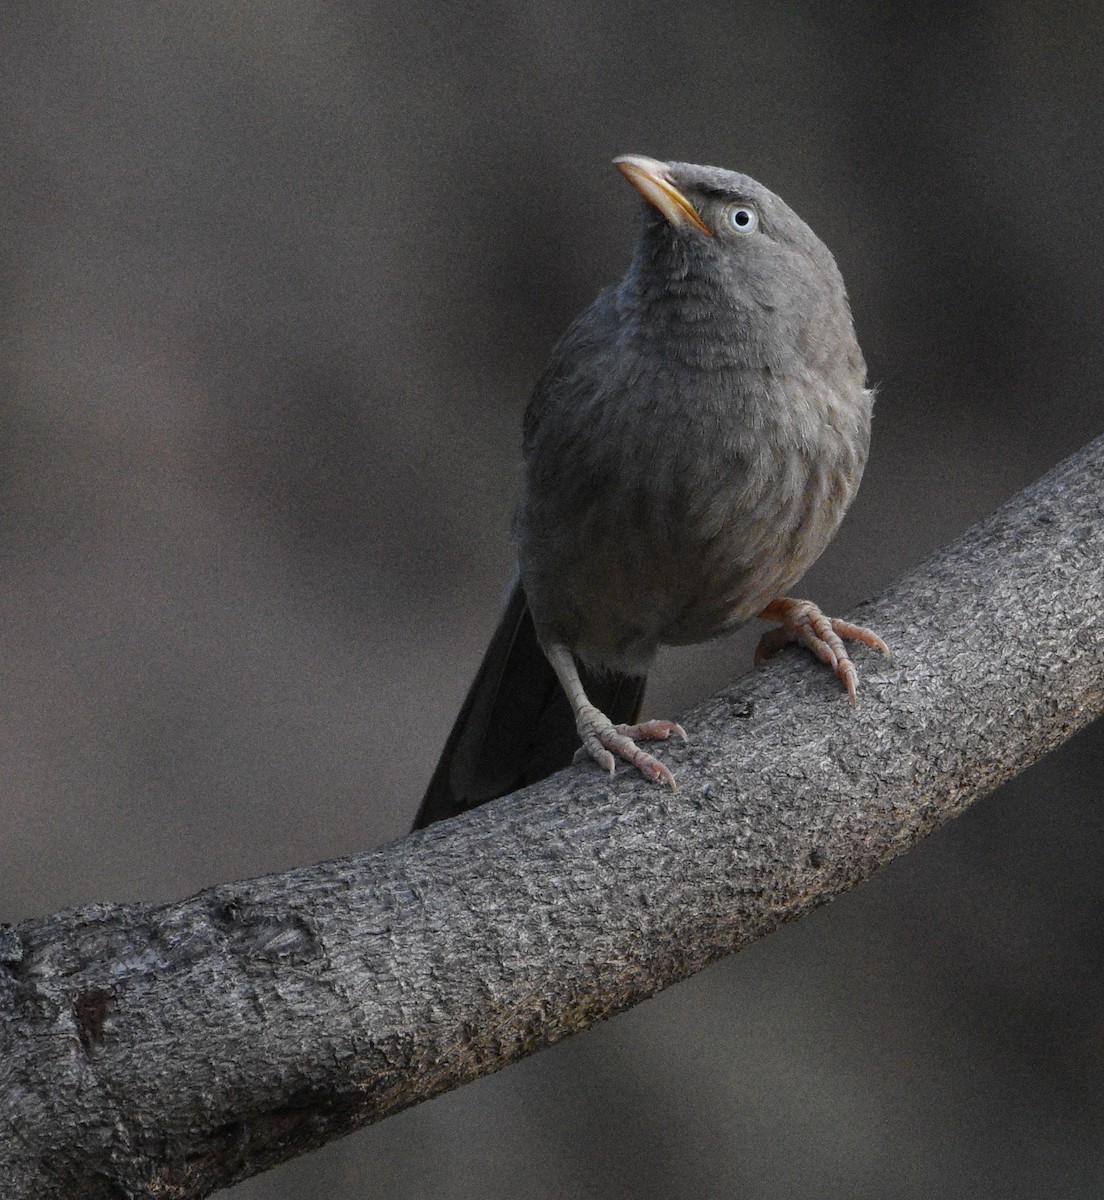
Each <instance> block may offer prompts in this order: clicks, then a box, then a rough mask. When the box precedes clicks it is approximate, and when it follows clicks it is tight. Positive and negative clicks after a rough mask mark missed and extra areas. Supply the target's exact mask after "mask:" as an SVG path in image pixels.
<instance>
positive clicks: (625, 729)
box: [544, 642, 686, 791]
mask: <svg viewBox="0 0 1104 1200" xmlns="http://www.w3.org/2000/svg"><path fill="white" fill-rule="evenodd" d="M544 652H545V654H546V655H547V657H548V661H549V662H550V663H551V664H552V669H553V671H555V672H556V677H557V678H558V679H559V681H560V684H561V685H562V686H563V690H564V691H565V692H566V693H567V699H568V701H569V703H570V704H571V711H572V712H573V713H574V714H575V728H576V729H577V730H578V731H579V737H580V738H582V741H583V746H582V751H580V753H584V752H585V753H586V754H587V755H589V756H590V757H591V758H592V759H594V761H595V762H596V763H597V764H598V765H599V766H600V767H601V768H602V769H603V770H604V771H608V772H609V773H610V774H611V775H612V774H613V769H614V766H615V765H616V762H617V759H618V758H623V759H624V760H625V762H627V763H629V764H631V765H632V766H634V767H636V769H637V770H638V771H639V772H640V774H641V775H643V776H644V778H645V779H648V780H651V782H652V783H666V784H667V785H668V786H669V787H670V788H671V790H672V791H674V790H675V777H674V776H673V775H672V774H671V772H670V771H669V770H668V769H667V768H666V767H665V766H664V765H663V763H661V762H660V761H659V759H658V758H653V757H652V755H650V754H649V753H648V752H647V751H646V750H641V749H640V747H639V746H638V745H637V744H636V741H637V739H642V740H647V741H666V740H667V738H668V737H669V736H670V735H671V734H672V733H677V734H678V736H679V737H680V738H682V740H683V741H686V730H685V729H683V727H682V726H681V725H679V724H678V723H677V722H676V721H643V722H641V723H640V724H639V725H614V723H613V722H612V721H611V720H610V719H609V717H607V716H606V714H605V713H603V712H599V711H598V709H596V708H595V707H594V705H593V704H591V702H590V701H589V700H588V699H587V697H586V692H584V691H583V683H582V680H581V679H580V678H579V668H578V667H577V666H576V665H575V659H574V658H573V657H572V654H571V651H570V650H569V649H568V648H567V647H566V646H565V645H563V644H562V643H558V642H553V643H552V644H551V645H548V646H545V647H544ZM615 755H616V758H615V757H614V756H615Z"/></svg>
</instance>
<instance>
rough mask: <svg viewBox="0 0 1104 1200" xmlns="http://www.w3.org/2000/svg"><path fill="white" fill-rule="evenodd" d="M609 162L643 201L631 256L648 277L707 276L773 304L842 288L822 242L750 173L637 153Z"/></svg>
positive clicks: (666, 280)
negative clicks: (644, 205)
mask: <svg viewBox="0 0 1104 1200" xmlns="http://www.w3.org/2000/svg"><path fill="white" fill-rule="evenodd" d="M613 162H614V164H616V166H617V168H618V169H619V170H620V172H622V174H623V175H624V176H625V178H626V179H628V180H629V182H630V184H632V186H634V187H635V188H636V191H637V192H640V194H641V197H642V198H643V199H644V200H646V202H647V208H646V218H644V226H643V230H642V234H641V241H640V245H638V247H637V256H638V258H642V259H643V263H642V264H641V265H646V264H647V266H648V275H649V276H652V277H653V281H654V282H655V283H658V284H660V283H662V284H671V286H672V287H673V288H674V289H680V287H682V286H690V287H691V289H692V287H694V282H695V281H697V282H700V283H706V284H708V283H712V284H714V286H719V287H721V288H724V289H726V290H733V289H734V290H736V292H737V293H740V294H743V295H745V296H746V298H748V299H750V300H754V301H756V302H757V304H758V305H762V306H764V307H767V308H769V310H773V311H779V310H784V308H788V307H790V304H792V302H793V301H805V300H806V299H808V298H810V293H814V294H815V293H818V292H822V290H823V292H826V293H830V294H832V295H833V296H835V295H839V294H841V293H842V290H844V282H842V280H841V277H840V274H839V270H838V268H836V265H835V260H834V259H833V257H832V253H830V252H829V250H828V247H827V246H826V245H824V244H823V242H822V241H821V240H820V238H817V235H816V234H815V233H814V232H812V230H811V229H810V228H809V226H808V224H805V222H804V221H803V220H802V218H800V217H799V216H798V215H797V214H796V212H794V211H793V209H791V208H790V206H788V205H787V204H786V203H785V202H784V200H781V199H780V198H779V197H778V196H775V194H774V192H772V191H769V190H768V188H766V187H763V185H762V184H758V182H756V181H755V180H754V179H751V178H750V176H748V175H740V174H739V173H737V172H734V170H724V169H721V168H720V167H698V166H695V164H694V163H686V162H659V161H658V160H655V158H646V157H643V156H642V155H623V156H622V157H619V158H614V160H613Z"/></svg>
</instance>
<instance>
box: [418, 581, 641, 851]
mask: <svg viewBox="0 0 1104 1200" xmlns="http://www.w3.org/2000/svg"><path fill="white" fill-rule="evenodd" d="M580 674H581V676H582V682H583V688H584V690H585V691H586V694H587V698H588V699H589V700H590V702H591V703H592V704H593V705H594V706H595V707H596V708H598V709H599V710H600V711H601V712H603V713H605V714H606V716H608V717H609V718H610V720H611V721H613V723H614V724H615V725H616V724H620V723H621V722H626V723H629V724H632V723H633V722H635V721H636V719H637V717H638V715H639V713H640V705H641V702H642V701H643V699H644V684H645V678H644V676H637V675H619V674H616V673H615V672H602V673H598V672H592V671H588V670H586V669H585V668H581V670H580ZM578 748H579V736H578V734H577V733H576V731H575V718H574V716H573V715H572V712H571V705H570V704H569V703H568V701H567V697H566V696H565V695H564V691H563V688H561V687H560V682H559V680H558V679H557V678H556V675H555V673H554V672H553V670H552V668H551V666H550V665H549V663H548V659H547V658H545V656H544V651H543V650H542V649H541V648H540V643H539V642H538V641H537V634H536V630H535V629H534V628H533V618H532V617H531V616H530V615H529V605H528V604H527V603H526V600H525V593H524V592H523V591H522V588H521V582H520V580H518V579H515V580H514V583H513V586H512V587H511V589H510V595H509V597H508V599H507V601H506V608H505V611H504V612H503V614H502V619H501V620H500V621H499V623H498V628H497V629H496V630H495V632H494V636H493V637H492V638H491V644H490V645H489V646H488V647H487V653H486V654H485V655H484V656H483V662H482V664H481V665H480V667H479V671H478V673H477V674H476V677H475V682H474V683H473V684H472V685H471V688H470V689H469V691H468V696H467V699H466V700H465V701H464V706H463V707H462V708H461V709H460V715H459V716H458V717H457V718H456V723H455V724H454V725H453V727H452V732H451V733H450V734H449V737H448V741H447V742H446V743H445V748H444V750H443V751H442V753H441V760H440V762H439V763H438V764H437V770H436V771H434V773H433V778H432V779H431V780H430V783H429V787H428V789H427V790H426V794H425V798H424V799H423V800H422V805H421V808H419V809H418V815H417V817H415V819H414V828H415V829H424V828H425V826H427V825H432V824H433V822H434V821H443V820H444V819H445V818H446V817H454V816H457V815H458V814H459V813H462V812H467V810H468V809H469V808H475V807H476V806H478V805H480V804H485V803H486V802H487V801H488V800H495V799H497V798H498V797H499V796H505V795H507V794H508V793H510V792H513V791H517V789H518V788H521V787H525V785H526V784H530V783H536V782H537V780H538V779H544V778H545V776H547V775H551V774H552V773H553V772H554V771H558V770H560V769H561V768H562V767H566V766H568V765H569V764H570V763H571V760H572V758H573V757H574V754H575V751H576V750H577V749H578Z"/></svg>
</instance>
